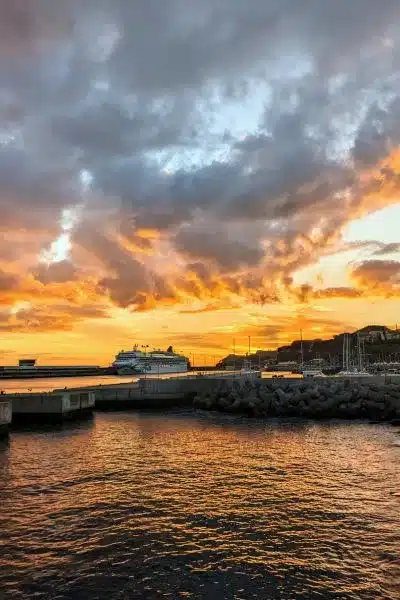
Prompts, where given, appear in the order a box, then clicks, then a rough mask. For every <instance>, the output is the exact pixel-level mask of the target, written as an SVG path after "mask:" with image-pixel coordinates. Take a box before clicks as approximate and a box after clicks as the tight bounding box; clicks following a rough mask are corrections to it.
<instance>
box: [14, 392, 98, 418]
mask: <svg viewBox="0 0 400 600" xmlns="http://www.w3.org/2000/svg"><path fill="white" fill-rule="evenodd" d="M8 398H9V399H10V401H11V404H12V422H13V423H17V422H20V421H32V422H33V421H63V420H66V419H74V418H79V417H81V416H83V415H84V414H87V413H90V412H91V411H92V410H93V408H94V406H95V394H94V393H93V392H92V391H80V392H77V391H73V392H71V391H60V390H58V391H56V392H48V393H43V394H40V393H28V394H14V395H9V396H8Z"/></svg>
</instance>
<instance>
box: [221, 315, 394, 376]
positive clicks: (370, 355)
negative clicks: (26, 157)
mask: <svg viewBox="0 0 400 600" xmlns="http://www.w3.org/2000/svg"><path fill="white" fill-rule="evenodd" d="M345 335H346V333H340V334H338V335H335V336H334V337H333V338H331V339H329V340H322V339H304V340H302V341H301V340H295V341H293V342H292V343H291V344H289V345H286V346H281V347H279V348H278V349H277V350H276V351H273V352H272V351H263V350H258V351H257V352H256V353H254V354H251V355H250V356H248V355H245V356H239V355H236V356H235V355H233V354H230V355H229V356H227V357H225V358H224V359H223V360H221V361H220V362H219V363H218V365H217V367H219V368H227V367H230V366H232V367H233V366H235V367H236V368H240V367H241V366H242V365H243V363H244V361H250V362H251V364H252V365H253V366H257V367H258V366H259V365H261V366H264V365H270V366H271V368H272V367H273V366H276V365H279V367H280V368H281V367H282V366H285V363H288V368H289V367H290V368H292V367H295V366H296V364H298V365H300V364H301V361H302V359H303V361H304V363H308V362H310V361H313V360H316V359H320V360H321V361H323V363H324V364H325V365H326V366H340V365H341V364H342V361H343V338H344V336H345ZM348 335H349V336H350V339H351V341H352V344H353V346H354V347H355V346H356V345H357V344H358V340H360V344H361V346H362V351H363V357H364V362H365V363H367V364H368V363H369V364H371V363H376V362H399V361H400V331H399V330H397V329H390V328H388V327H386V326H384V325H367V326H366V327H363V328H362V329H360V330H358V331H355V332H353V333H350V334H348Z"/></svg>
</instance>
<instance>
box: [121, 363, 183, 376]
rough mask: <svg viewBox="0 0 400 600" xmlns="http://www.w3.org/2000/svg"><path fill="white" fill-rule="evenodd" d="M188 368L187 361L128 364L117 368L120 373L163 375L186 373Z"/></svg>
mask: <svg viewBox="0 0 400 600" xmlns="http://www.w3.org/2000/svg"><path fill="white" fill-rule="evenodd" d="M187 370H188V367H187V363H181V364H179V363H177V364H174V365H163V364H148V365H146V367H145V368H144V367H142V366H141V365H139V366H131V367H129V366H126V367H119V368H117V374H118V375H162V374H165V373H185V372H186V371H187Z"/></svg>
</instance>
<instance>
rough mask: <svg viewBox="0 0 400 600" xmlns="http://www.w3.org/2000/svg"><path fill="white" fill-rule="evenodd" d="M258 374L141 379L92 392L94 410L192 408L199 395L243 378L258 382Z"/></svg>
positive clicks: (96, 389)
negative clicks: (224, 383)
mask: <svg viewBox="0 0 400 600" xmlns="http://www.w3.org/2000/svg"><path fill="white" fill-rule="evenodd" d="M260 376H261V374H260V372H259V371H254V372H253V373H252V374H251V375H250V374H246V375H244V374H240V372H237V373H222V374H221V373H219V374H213V373H207V374H198V375H193V376H184V377H179V376H177V377H173V378H172V377H171V378H166V379H162V378H160V379H156V378H154V379H153V378H148V379H147V378H142V379H140V380H139V381H137V382H135V383H132V384H116V385H109V386H98V387H95V388H91V391H93V392H94V394H95V397H96V409H100V410H127V409H129V408H134V409H135V408H140V409H168V408H175V407H179V406H188V407H190V406H192V403H193V399H194V397H195V396H196V394H198V393H202V392H203V391H210V390H214V389H215V388H217V387H218V386H219V384H220V382H221V381H226V382H229V381H231V382H232V381H233V380H235V379H243V378H245V377H246V378H251V379H253V378H258V377H260Z"/></svg>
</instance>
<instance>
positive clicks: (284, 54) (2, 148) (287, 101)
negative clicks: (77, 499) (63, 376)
mask: <svg viewBox="0 0 400 600" xmlns="http://www.w3.org/2000/svg"><path fill="white" fill-rule="evenodd" d="M399 21H400V4H399V2H398V0H381V1H380V2H376V1H375V0H353V1H352V2H349V1H348V0H334V1H333V0H332V1H331V2H320V1H317V0H303V1H302V2H299V1H298V0H283V1H281V2H276V1H273V0H248V1H247V2H245V3H243V2H241V1H239V0H219V1H218V2H217V0H195V1H193V2H190V3H189V4H188V3H186V2H184V1H183V0H168V1H167V2H159V1H158V0H147V1H146V2H142V1H140V0H85V2H82V1H80V0H79V1H78V0H32V1H31V2H29V3H27V2H24V1H23V0H13V2H9V1H8V0H0V77H1V82H2V86H1V90H0V117H1V125H0V210H1V214H2V219H1V224H0V227H3V228H7V227H8V228H9V227H15V228H17V229H18V228H20V227H22V228H26V229H29V228H31V229H38V230H40V229H42V230H46V231H47V233H48V231H49V230H54V231H56V230H57V227H59V220H60V215H61V211H62V209H63V208H65V207H69V206H74V205H84V208H83V210H82V221H81V225H80V229H79V230H78V231H77V232H76V233H75V235H74V241H75V243H76V244H78V245H80V246H81V247H82V248H83V249H84V250H85V252H86V256H87V255H89V254H92V255H93V257H95V258H96V260H97V261H98V262H99V264H100V265H102V267H101V268H104V270H105V271H107V273H104V277H102V282H101V284H102V286H103V287H104V288H107V290H108V291H109V293H110V294H111V297H112V298H113V299H114V301H115V302H117V303H119V304H122V305H124V306H125V305H129V304H131V303H132V302H136V303H137V304H140V302H141V300H142V299H143V297H145V296H146V294H152V295H153V296H154V297H158V295H165V296H167V297H168V295H171V294H173V292H172V291H171V290H170V289H169V284H168V283H167V282H166V281H164V280H163V278H162V276H161V275H160V274H157V273H149V272H148V269H147V268H146V267H145V265H144V264H143V262H142V260H141V259H140V257H138V256H135V255H132V252H129V251H128V250H126V249H124V248H121V247H119V245H118V238H117V237H116V236H114V237H110V236H108V235H105V234H104V233H103V232H102V222H101V219H99V218H98V212H97V208H96V201H98V202H99V203H101V206H102V209H103V208H104V206H107V207H108V210H109V212H110V214H111V213H112V212H114V213H115V215H116V216H115V219H114V222H115V227H116V228H120V229H119V230H120V232H122V234H124V229H125V228H126V223H127V221H129V223H131V224H133V227H135V226H136V227H141V228H155V229H159V230H162V231H163V232H164V234H165V235H166V236H167V237H169V239H170V241H171V243H172V244H174V245H175V249H176V250H178V251H179V252H181V253H182V254H183V256H185V257H187V259H188V260H189V261H193V262H194V261H197V262H201V261H202V260H204V261H205V262H208V263H210V265H212V268H213V269H214V268H219V269H220V270H221V271H222V272H223V273H224V276H227V277H228V275H229V274H230V276H231V277H232V279H231V280H230V285H231V286H233V287H234V286H235V285H237V286H238V289H240V287H241V286H242V285H246V282H245V281H244V279H243V277H244V276H243V274H242V273H240V271H241V269H243V267H247V268H249V267H254V268H256V267H258V266H259V265H261V264H262V261H263V258H264V271H265V273H267V274H268V273H269V274H270V276H271V277H275V276H276V273H277V272H278V270H279V268H280V269H283V275H284V277H287V276H289V275H290V273H291V272H292V271H293V269H295V268H296V267H298V266H299V265H302V264H306V263H307V261H310V260H312V259H313V258H314V257H315V256H316V254H317V252H318V250H319V249H320V248H321V247H323V246H324V245H326V244H327V243H329V241H330V240H331V239H333V238H334V236H335V235H337V232H338V231H339V230H340V227H341V226H342V225H343V223H345V222H346V221H347V220H348V218H349V216H351V213H352V211H356V210H357V208H358V205H359V204H360V202H361V200H362V195H363V187H362V186H360V184H359V183H358V169H360V168H361V169H366V168H369V167H370V166H373V165H375V164H376V162H377V161H379V160H380V159H382V158H383V157H384V156H385V155H387V153H388V152H389V151H390V149H391V148H393V147H395V146H396V145H397V144H398V143H399V141H400V126H399V123H400V75H399V72H400V46H399V42H400V35H399V32H398V28H397V27H396V24H397V23H398V22H399ZM256 113H257V114H256ZM83 174H86V181H85V177H82V175H83ZM396 177H397V178H398V176H397V175H396V173H394V172H391V171H390V169H386V171H384V172H382V174H381V176H380V177H378V179H377V180H375V181H373V182H371V183H370V184H369V185H370V186H371V188H369V190H372V191H373V192H379V188H380V186H381V185H382V182H383V181H387V180H390V181H391V183H392V184H393V185H397V184H398V181H397V180H396ZM89 198H90V201H88V199H89ZM349 213H350V214H349ZM118 215H119V216H118ZM118 219H120V221H121V222H120V223H119V224H118ZM199 223H203V225H202V226H201V227H200V226H199ZM204 224H206V225H204ZM316 232H317V233H316ZM46 240H47V238H46ZM235 273H236V275H235ZM54 276H56V277H59V276H61V275H60V272H57V274H56V275H54ZM66 276H67V275H66V272H65V273H64V274H63V275H62V277H66ZM71 276H75V271H72V270H71ZM49 277H50V278H51V274H50V273H49V272H46V273H44V272H41V274H40V278H41V280H43V278H44V279H46V278H49ZM235 277H236V280H235ZM254 277H255V278H256V279H255V280H257V281H259V280H258V279H257V277H258V275H257V274H254ZM203 281H204V279H203ZM235 281H236V284H235ZM121 282H123V284H124V285H122V286H121ZM247 283H249V285H251V282H247ZM186 285H189V284H188V283H186ZM190 285H194V284H193V282H191V283H190ZM138 294H139V296H138ZM140 294H142V295H140ZM143 295H144V296H143Z"/></svg>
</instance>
